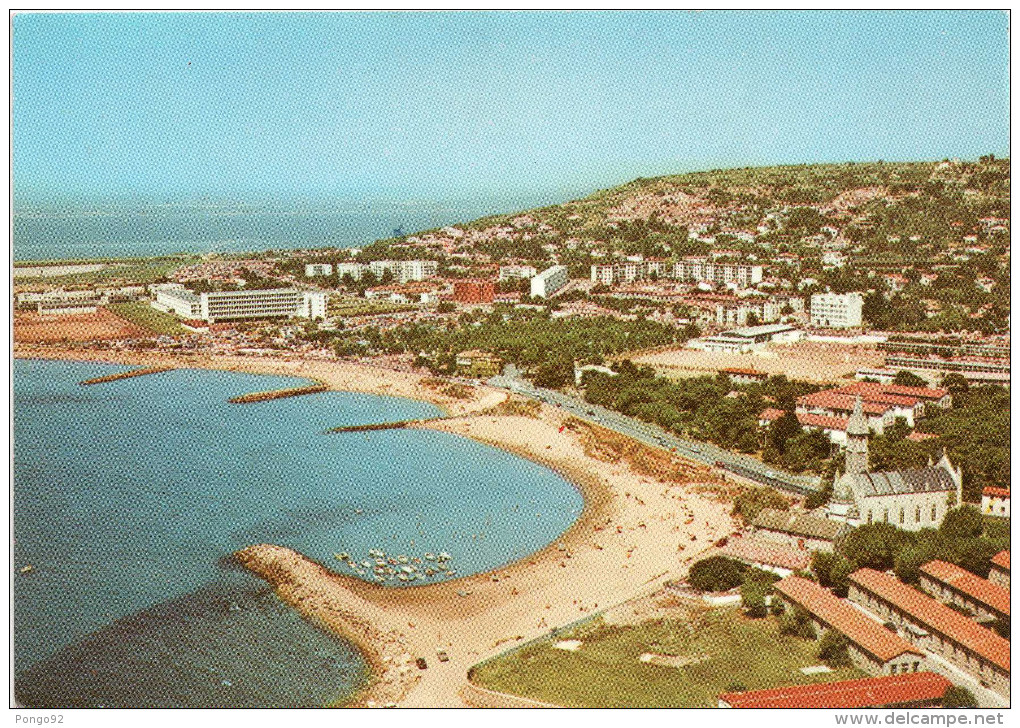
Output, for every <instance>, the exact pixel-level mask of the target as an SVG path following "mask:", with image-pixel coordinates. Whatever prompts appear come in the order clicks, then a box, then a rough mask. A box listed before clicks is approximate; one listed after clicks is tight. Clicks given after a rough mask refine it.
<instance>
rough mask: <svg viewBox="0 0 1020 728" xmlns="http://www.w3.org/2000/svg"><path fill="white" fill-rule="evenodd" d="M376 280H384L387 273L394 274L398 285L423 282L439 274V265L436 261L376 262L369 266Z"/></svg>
mask: <svg viewBox="0 0 1020 728" xmlns="http://www.w3.org/2000/svg"><path fill="white" fill-rule="evenodd" d="M368 269H369V270H370V271H372V273H373V274H374V275H375V277H376V278H380V279H381V278H382V277H383V274H384V273H385V272H386V271H389V272H390V273H392V274H393V280H395V281H396V282H397V283H407V282H408V281H423V280H425V279H426V278H434V277H435V276H436V274H437V273H439V263H438V262H436V261H434V260H374V261H372V262H371V263H369V264H368Z"/></svg>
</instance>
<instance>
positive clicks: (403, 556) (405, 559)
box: [397, 554, 408, 564]
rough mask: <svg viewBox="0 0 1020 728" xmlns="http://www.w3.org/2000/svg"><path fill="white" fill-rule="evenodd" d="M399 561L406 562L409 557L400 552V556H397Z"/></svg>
mask: <svg viewBox="0 0 1020 728" xmlns="http://www.w3.org/2000/svg"><path fill="white" fill-rule="evenodd" d="M397 561H399V562H400V563H401V564H406V563H407V562H408V558H407V556H405V555H404V554H400V556H398V557H397Z"/></svg>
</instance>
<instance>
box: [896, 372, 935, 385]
mask: <svg viewBox="0 0 1020 728" xmlns="http://www.w3.org/2000/svg"><path fill="white" fill-rule="evenodd" d="M892 383H893V384H897V385H899V386H901V387H927V386H928V382H927V381H925V380H924V379H922V378H921V377H919V376H917V375H916V374H914V373H913V372H908V371H907V370H906V369H901V370H900V371H898V372H896V376H895V377H893V382H892Z"/></svg>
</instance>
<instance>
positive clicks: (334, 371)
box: [15, 349, 733, 706]
mask: <svg viewBox="0 0 1020 728" xmlns="http://www.w3.org/2000/svg"><path fill="white" fill-rule="evenodd" d="M15 356H16V357H18V358H46V359H65V360H77V361H105V362H111V363H118V364H123V363H128V364H134V363H142V364H149V365H153V364H160V363H171V364H173V365H176V366H179V367H193V368H207V369H220V370H228V371H240V372H246V373H254V374H276V375H284V376H286V375H292V376H303V377H307V378H311V377H315V378H316V379H319V380H320V381H325V382H326V383H327V384H328V386H329V389H331V390H337V391H356V392H364V393H370V394H381V395H384V396H386V395H388V396H404V397H408V398H411V399H417V400H419V401H425V402H428V403H430V404H433V405H436V406H440V407H444V405H446V406H445V407H444V409H446V411H447V412H449V413H450V414H451V415H453V418H452V419H442V420H437V421H432V422H428V423H422V424H418V425H415V427H416V428H420V429H432V430H436V431H441V432H446V433H448V434H453V435H458V436H462V437H468V438H471V439H474V440H476V441H478V442H481V443H483V444H486V445H489V446H492V447H497V448H500V449H502V450H504V451H506V452H509V453H511V454H513V455H515V456H517V457H523V458H526V459H528V460H531V461H532V462H535V463H537V464H539V465H542V466H543V467H547V468H550V469H552V470H553V471H554V472H556V473H557V474H558V475H560V476H561V477H563V478H564V479H565V480H567V481H568V482H569V483H571V485H572V486H573V487H574V488H576V489H577V490H578V492H579V493H580V494H581V496H582V498H583V499H584V507H583V509H582V512H581V513H580V515H579V516H578V517H577V519H575V520H574V522H573V523H572V524H571V526H570V527H568V528H567V529H566V530H565V531H564V532H563V533H562V534H561V535H560V536H559V537H558V538H556V539H554V540H553V541H552V542H551V543H549V544H548V545H546V546H545V547H544V548H542V549H539V550H538V551H536V552H534V553H532V554H530V555H528V556H524V557H522V558H520V559H517V560H515V561H514V562H512V563H510V564H507V565H505V566H502V567H497V568H494V569H490V570H488V571H486V572H482V573H477V574H473V575H471V576H465V577H461V578H458V579H456V580H452V581H449V582H442V583H438V584H429V585H423V586H415V587H401V588H386V587H381V586H379V585H376V584H372V583H369V582H366V581H362V580H360V579H356V578H354V577H350V576H345V575H342V574H338V573H336V572H333V571H331V570H329V569H328V568H327V567H325V566H323V565H321V564H319V563H317V562H315V561H312V560H311V559H309V558H307V557H305V556H304V555H302V554H299V553H297V552H295V551H292V550H291V549H286V548H284V547H280V546H274V545H268V544H261V545H257V546H251V547H249V548H247V549H242V550H241V551H239V552H237V554H236V555H235V556H236V558H237V559H238V561H240V562H241V563H242V564H244V565H245V566H246V567H247V568H248V569H249V570H251V571H252V572H253V573H255V574H256V575H258V576H259V577H261V578H263V579H264V580H266V581H267V582H268V583H270V584H271V585H272V586H273V587H274V588H275V590H276V591H277V594H278V595H279V596H280V597H281V598H282V599H283V600H284V601H285V602H287V603H288V604H290V605H291V606H292V607H293V608H295V609H296V610H297V611H298V612H299V613H300V614H301V615H302V616H303V617H305V618H306V619H308V620H309V621H312V622H314V623H317V624H320V625H322V626H324V627H326V628H327V629H328V630H330V631H331V632H333V633H335V634H337V635H339V636H340V637H342V638H344V639H347V640H349V641H350V642H352V643H353V644H355V646H356V647H357V648H358V649H359V651H360V652H361V653H362V654H363V655H364V656H365V659H366V662H367V663H368V664H369V667H370V668H371V677H370V681H369V683H368V684H367V685H366V686H364V687H363V688H362V689H361V690H360V691H359V692H357V693H355V695H353V696H351V698H350V699H349V700H348V701H347V702H346V703H345V704H346V705H350V706H357V705H362V706H368V705H373V704H375V705H385V704H390V703H400V704H403V705H410V706H415V705H420V706H463V705H465V702H464V699H463V697H462V696H461V688H462V687H463V684H464V681H465V680H466V675H467V670H468V668H470V667H471V666H472V665H473V664H475V663H477V662H479V661H481V660H482V659H484V657H486V656H488V655H490V654H495V653H496V652H500V651H502V650H504V649H506V648H507V647H510V646H512V645H513V644H516V643H519V642H521V641H522V640H526V639H531V638H534V637H537V636H539V635H541V634H545V633H547V632H548V631H549V629H550V628H552V627H555V626H557V625H561V624H566V623H569V622H573V621H575V620H576V619H577V618H578V616H584V614H585V613H590V612H592V611H595V610H597V609H598V607H599V605H600V604H601V605H602V606H603V607H605V606H607V605H609V604H611V603H617V602H619V601H622V600H623V599H624V598H629V597H630V596H632V595H633V594H635V593H637V591H639V590H640V589H643V588H646V587H647V585H648V583H649V582H651V581H657V580H660V579H661V578H665V577H664V572H665V573H666V574H668V575H669V576H670V577H675V576H676V575H677V569H683V568H685V564H684V563H683V562H681V560H680V558H679V557H678V556H677V554H678V550H681V551H682V550H683V549H684V548H685V544H686V545H688V546H689V545H691V542H692V541H694V540H698V539H699V537H700V541H699V543H698V545H699V546H701V545H702V544H703V545H706V546H707V545H708V543H710V541H711V540H712V539H713V538H714V537H717V536H719V535H723V534H725V533H729V532H730V531H732V530H733V528H732V520H731V518H730V516H729V513H728V508H726V507H724V506H722V505H721V504H719V503H717V502H715V501H713V500H712V499H711V498H710V497H708V496H704V495H699V494H695V493H694V492H693V491H691V490H690V489H688V488H687V484H680V483H662V482H658V481H654V480H653V479H652V478H650V477H648V476H643V475H639V474H637V473H635V472H633V471H632V470H631V468H630V466H629V465H627V464H626V463H607V462H604V461H602V460H597V459H595V458H593V457H591V456H590V455H589V454H588V453H587V452H586V450H585V448H584V447H583V446H582V444H581V442H580V437H579V435H578V433H576V432H573V431H572V430H570V429H567V430H566V431H564V428H563V422H564V418H563V415H562V413H561V412H558V411H556V410H554V409H552V408H549V407H547V406H543V407H542V408H541V409H540V411H539V413H538V417H536V418H529V417H523V416H509V415H495V414H484V412H486V411H488V410H489V409H490V408H491V407H492V406H494V405H495V404H498V403H500V402H502V401H505V400H506V398H507V395H506V394H505V393H502V392H499V391H497V390H493V389H490V388H487V387H476V388H475V392H474V394H475V396H474V397H472V398H471V399H470V400H468V401H464V400H450V399H449V398H444V397H442V396H441V395H439V393H438V392H436V391H434V390H432V389H430V388H428V387H426V386H424V385H422V380H423V379H425V377H423V376H420V375H416V374H412V373H407V372H398V371H394V370H384V369H381V368H376V367H371V366H366V365H360V364H351V363H346V362H320V361H310V360H296V361H295V360H292V359H291V360H288V359H282V358H280V359H277V358H258V359H254V358H250V357H190V356H189V357H180V356H169V355H151V354H147V353H134V352H131V353H127V352H102V351H85V352H82V351H64V350H49V349H47V350H46V351H39V350H37V349H36V350H33V351H31V352H28V351H25V350H22V351H15ZM543 445H544V447H543ZM678 500H679V501H680V504H681V505H679V506H678V505H677V504H676V503H675V501H678ZM646 501H648V502H646ZM649 502H650V503H651V504H649ZM680 509H683V510H684V511H685V513H686V515H688V516H690V518H689V519H688V520H687V521H683V520H682V518H678V514H679V510H680ZM695 513H697V518H694V515H695ZM701 520H704V527H703V528H702V527H701V525H700V521H701ZM681 524H683V525H681ZM692 524H693V525H692ZM692 550H693V549H692ZM536 620H538V621H537V622H536ZM437 649H443V650H445V651H446V652H447V653H448V654H449V658H450V659H449V661H447V662H445V663H442V662H439V661H437V660H436V658H435V656H436V650H437ZM416 657H425V658H427V662H428V669H427V670H423V671H421V670H418V669H417V668H416V666H415V664H414V658H416Z"/></svg>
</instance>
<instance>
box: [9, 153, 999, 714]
mask: <svg viewBox="0 0 1020 728" xmlns="http://www.w3.org/2000/svg"><path fill="white" fill-rule="evenodd" d="M1009 195H1010V183H1009V160H1008V159H998V158H995V157H993V156H991V155H988V156H984V157H981V158H979V159H976V160H959V159H946V160H941V161H932V162H916V163H904V162H895V163H892V162H890V163H884V162H873V163H853V164H850V163H848V164H825V165H803V166H787V167H770V168H746V169H734V170H714V171H709V172H699V173H691V174H683V175H677V176H669V177H659V178H653V179H638V180H634V181H633V182H631V183H629V184H626V185H623V186H620V187H616V188H612V189H608V190H601V191H599V192H597V193H595V194H593V195H590V196H588V197H585V198H583V199H578V200H574V201H571V202H567V203H564V204H560V205H553V206H549V207H544V208H540V209H535V210H529V211H525V212H520V213H517V214H507V215H498V216H492V217H486V218H482V219H479V220H474V221H470V222H465V223H463V224H457V225H450V226H446V227H442V228H439V229H433V230H427V231H422V232H417V233H414V234H408V235H400V236H399V237H394V238H390V239H386V240H379V241H376V242H374V243H372V244H370V245H367V246H366V247H363V248H324V249H315V250H285V251H271V252H266V253H257V254H256V253H249V254H244V255H229V254H208V255H186V254H182V255H178V256H164V257H160V258H152V259H132V260H107V261H97V262H94V263H86V262H81V263H77V264H70V263H68V264H61V263H53V262H50V263H31V264H28V263H26V264H24V265H22V264H18V266H17V267H16V268H15V270H14V279H13V280H14V294H13V295H14V300H13V304H14V309H15V312H14V342H15V352H16V353H20V354H22V355H26V356H31V355H41V356H45V355H46V354H47V352H54V351H73V352H81V353H88V354H94V353H103V352H116V353H119V354H123V353H125V352H128V353H138V354H154V355H155V354H159V355H164V356H166V357H180V359H181V360H182V361H188V360H189V358H194V357H217V356H232V357H246V358H250V359H252V360H258V359H260V358H269V357H277V358H279V357H283V358H287V359H288V360H292V361H298V362H302V361H305V362H318V363H322V362H353V363H359V364H368V365H371V366H372V367H376V368H378V369H383V370H391V371H394V372H403V373H408V372H410V373H415V374H420V375H422V376H427V377H428V378H429V381H440V382H442V383H443V386H446V387H447V389H446V390H444V391H446V392H447V393H448V394H449V397H450V398H451V399H453V400H456V399H458V398H467V397H468V396H469V394H468V393H470V392H474V391H480V390H481V389H482V388H495V389H498V390H500V391H501V392H504V393H507V395H508V396H509V397H511V399H510V400H508V401H512V402H515V403H517V405H516V406H517V407H518V408H519V410H520V412H526V411H528V410H527V403H528V402H530V403H535V406H536V407H538V406H542V407H546V408H552V409H553V410H557V411H559V412H561V413H563V415H564V416H566V415H569V417H570V418H571V419H569V420H567V421H566V423H567V424H565V425H563V427H570V426H572V425H571V423H573V422H577V423H582V424H581V425H578V427H581V426H583V427H593V428H598V429H597V430H592V432H609V433H614V434H613V436H614V437H616V436H620V437H625V438H629V439H628V442H634V443H637V444H636V445H634V447H640V448H643V449H642V450H641V452H642V453H646V451H647V452H648V453H654V457H664V458H669V459H670V461H671V462H676V463H684V464H687V465H689V466H690V467H691V468H698V469H699V470H698V472H699V473H702V474H705V475H704V477H705V478H706V483H707V482H711V483H712V484H713V485H712V487H713V488H715V489H716V490H715V491H713V492H714V493H715V494H716V495H715V497H718V498H720V499H723V500H724V501H725V502H726V504H727V508H730V509H731V511H732V519H733V528H732V529H729V530H727V531H726V532H725V533H722V532H720V533H717V534H714V536H717V538H714V540H713V541H712V542H711V543H703V544H698V545H699V547H700V546H703V547H705V548H704V549H703V550H701V551H700V552H698V554H697V557H696V558H694V557H691V558H689V559H686V555H685V554H682V555H680V556H678V559H686V561H682V562H681V561H680V560H678V562H677V563H678V564H680V563H683V564H684V573H683V575H682V577H681V578H677V579H672V580H670V581H668V582H667V583H665V584H663V585H661V588H659V589H657V590H655V591H653V592H650V593H648V594H644V595H641V596H640V597H636V598H635V599H636V601H633V602H628V605H627V607H626V609H624V610H623V611H620V609H619V608H617V609H616V611H615V612H614V611H613V610H610V611H609V612H606V613H605V614H602V615H601V616H602V621H586V622H585V623H584V624H580V625H574V626H571V627H565V628H560V629H556V630H552V631H551V632H550V633H549V635H548V636H547V637H546V638H544V639H542V640H538V641H535V642H529V643H527V644H522V645H514V646H508V647H510V649H508V650H507V651H506V652H505V653H502V654H500V655H499V656H497V657H495V658H493V659H491V660H487V661H485V662H483V663H481V664H478V665H476V666H475V667H473V668H472V671H471V674H470V677H471V680H472V683H473V684H476V685H477V686H478V689H479V690H480V691H488V692H492V693H493V694H496V693H498V694H504V693H505V694H512V695H516V696H518V697H520V698H521V699H522V700H523V699H527V700H532V701H537V702H539V703H543V704H546V703H551V704H556V705H574V706H589V707H590V706H593V705H598V706H601V705H606V704H607V703H604V702H602V701H605V700H610V699H612V700H615V701H617V702H612V703H611V704H612V705H614V706H633V705H649V704H651V703H655V701H662V703H663V704H669V705H685V706H689V707H708V706H716V705H718V706H719V707H732V708H753V707H837V708H856V707H876V706H884V707H932V706H947V707H1002V706H1008V704H1009V694H1010V693H1009V669H1010V667H1009V662H1010V657H1009V638H1010V615H1009V518H1010V481H1009V475H1010V457H1009V456H1010V449H1009V434H1010V414H1009V386H1010V334H1009V317H1010V310H1009V308H1010V297H1009V288H1010V285H1009V284H1010V279H1009V276H1010V233H1009V226H1010V221H1009V217H1010V209H1009V200H1010V197H1009ZM563 427H561V428H560V432H561V433H562V432H563ZM642 457H653V456H649V455H647V454H643V455H642ZM656 477H658V476H656ZM699 477H700V476H699ZM706 487H708V486H706ZM627 497H628V498H630V497H631V493H627ZM691 518H692V520H693V516H692V517H691ZM706 525H707V524H706ZM643 526H644V524H642V527H643ZM636 527H637V526H635V528H636ZM629 557H630V555H629V554H628V558H629ZM672 568H674V565H673V564H663V566H662V569H663V571H664V572H665V571H667V570H670V569H672ZM627 610H630V611H629V612H627ZM624 612H627V614H624ZM630 612H633V614H630ZM639 613H640V615H641V618H640V619H637V618H635V617H634V616H633V615H636V614H639ZM600 614H601V613H600ZM628 614H629V616H627V615H628ZM720 645H722V647H720ZM593 651H600V652H599V654H600V655H602V658H600V659H601V660H602V662H601V663H599V667H598V668H596V667H595V666H594V665H595V663H593V662H585V660H586V659H588V658H586V655H587V654H589V653H591V652H593ZM634 661H640V662H642V663H646V664H648V665H657V666H660V667H668V668H670V669H671V670H680V671H681V673H682V674H684V675H685V676H687V677H688V678H689V679H688V680H686V681H681V682H684V683H685V685H686V687H685V686H680V685H679V684H678V682H677V681H676V680H672V678H668V676H667V677H663V678H662V681H661V683H660V682H656V681H655V680H651V682H649V683H647V684H646V685H645V686H644V687H643V688H641V689H639V688H638V687H634V688H633V690H634V692H628V691H627V690H622V689H621V688H619V685H620V684H621V682H620V681H622V680H625V679H626V678H625V676H626V674H627V671H628V669H629V668H628V666H629V665H630V664H631V663H633V662H634ZM762 661H766V662H768V663H769V664H770V665H772V667H771V668H767V669H766V668H763V667H761V664H762ZM664 674H665V673H664ZM673 674H674V673H669V675H673ZM694 683H696V684H697V686H698V687H697V688H694V687H691V686H690V685H691V684H694ZM652 696H656V697H652ZM649 701H651V703H650V702H649Z"/></svg>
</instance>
